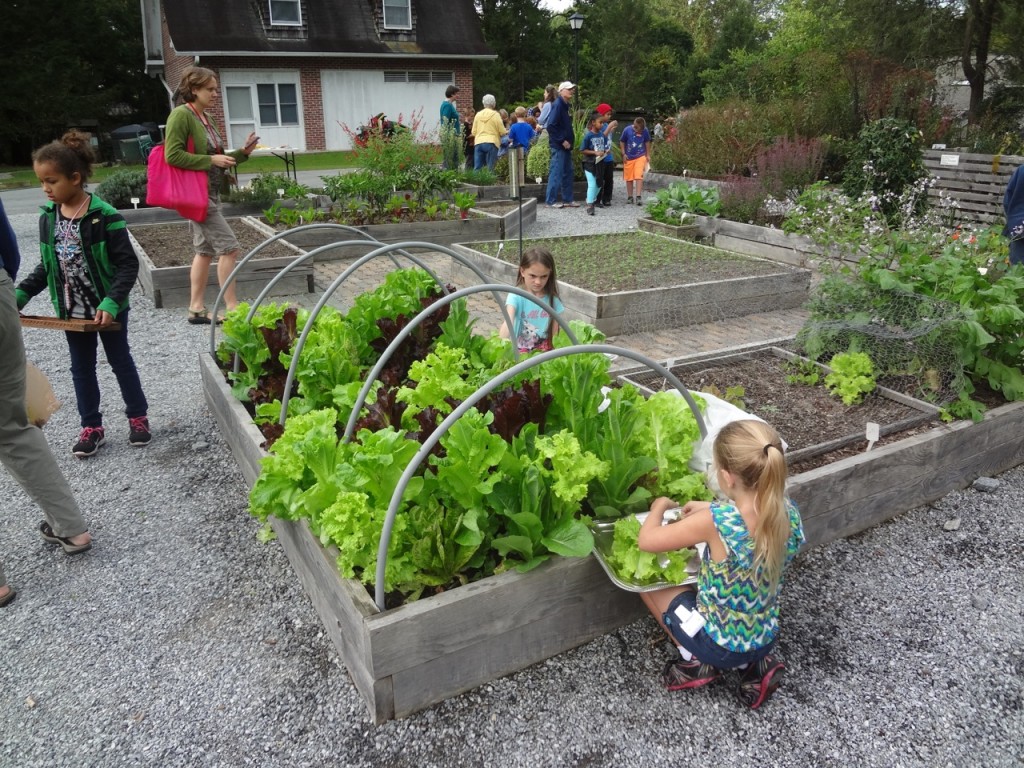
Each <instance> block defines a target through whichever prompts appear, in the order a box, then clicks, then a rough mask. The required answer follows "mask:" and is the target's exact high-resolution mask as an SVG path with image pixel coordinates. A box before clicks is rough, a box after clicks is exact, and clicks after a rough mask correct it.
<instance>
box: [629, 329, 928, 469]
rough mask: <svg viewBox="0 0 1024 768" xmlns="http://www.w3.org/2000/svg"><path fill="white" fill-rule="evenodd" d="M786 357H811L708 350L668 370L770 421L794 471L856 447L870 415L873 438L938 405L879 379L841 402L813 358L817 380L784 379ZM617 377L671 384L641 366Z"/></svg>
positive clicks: (915, 426)
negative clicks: (859, 396) (858, 397)
mask: <svg viewBox="0 0 1024 768" xmlns="http://www.w3.org/2000/svg"><path fill="white" fill-rule="evenodd" d="M791 360H800V361H806V362H807V363H809V362H810V361H807V360H806V358H800V357H798V356H796V355H793V354H792V353H790V352H787V351H785V350H783V349H779V348H775V347H771V348H765V349H761V350H756V351H752V352H744V353H737V354H733V355H727V356H722V357H710V358H707V359H704V360H702V361H701V362H698V363H689V364H686V365H675V366H673V367H671V368H670V370H671V371H672V373H673V374H675V375H676V376H678V377H679V379H680V380H681V381H682V382H683V383H684V384H686V386H687V387H689V388H690V389H692V390H698V391H701V392H708V393H710V394H713V395H715V396H717V397H720V398H724V399H726V400H728V401H729V402H731V403H734V404H735V405H738V406H739V407H740V408H742V409H743V410H745V411H746V412H747V413H751V414H754V415H755V416H760V417H761V418H762V419H764V420H765V421H767V422H768V423H770V424H771V425H772V426H773V427H775V429H776V430H777V431H778V432H779V435H780V436H781V437H782V439H783V440H785V441H786V443H787V445H788V449H787V452H786V459H787V462H788V463H789V464H790V467H791V471H793V472H799V471H806V470H808V469H813V468H814V467H816V466H822V465H824V464H828V463H830V462H832V461H837V460H839V459H840V458H843V457H845V456H849V455H853V454H854V453H859V452H863V451H864V450H866V448H867V439H866V436H865V432H866V425H867V424H868V423H869V422H871V423H875V424H878V425H879V427H880V430H879V431H880V435H881V437H880V439H879V440H878V441H877V442H876V443H875V445H876V446H877V445H886V444H888V443H891V442H894V441H896V440H901V439H903V438H904V437H908V436H909V435H911V434H916V433H917V432H919V431H921V430H922V429H931V427H933V426H934V425H935V424H936V423H937V420H938V408H936V407H935V406H932V405H930V404H928V403H925V402H923V401H920V400H915V399H914V398H912V397H908V396H907V395H904V394H902V393H899V392H894V391H892V390H889V389H886V388H884V387H879V388H877V389H876V390H875V391H874V392H871V393H870V394H868V395H867V396H866V397H865V398H864V400H863V401H862V402H861V403H859V404H857V405H846V404H844V403H843V401H842V400H841V399H839V398H838V397H836V396H834V395H831V394H829V392H828V390H827V389H826V388H825V385H824V377H825V375H826V373H827V372H828V369H827V368H826V367H825V366H820V370H821V379H822V380H821V381H819V382H818V383H817V384H815V385H813V386H808V385H806V384H799V383H792V382H790V381H789V380H788V379H787V377H788V376H789V375H791V373H792V371H791V369H790V368H789V364H790V361H791ZM620 378H622V379H624V380H626V381H629V382H631V383H633V384H636V385H637V386H639V387H640V388H641V389H643V390H645V391H649V392H658V391H662V390H664V389H671V385H666V381H665V379H663V378H662V377H660V376H658V375H657V374H654V373H653V372H651V371H647V370H644V371H637V372H628V371H627V372H623V373H622V374H620Z"/></svg>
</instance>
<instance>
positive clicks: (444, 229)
mask: <svg viewBox="0 0 1024 768" xmlns="http://www.w3.org/2000/svg"><path fill="white" fill-rule="evenodd" d="M519 220H520V211H519V205H518V203H517V204H515V205H514V206H512V205H510V201H507V200H499V201H482V202H480V203H479V204H478V205H476V206H474V207H473V208H471V209H470V211H469V216H468V217H467V218H465V219H454V220H451V221H408V222H398V223H392V224H367V225H360V226H357V227H355V229H357V230H359V231H360V232H362V233H364V234H365V235H368V236H369V237H371V238H373V239H375V240H379V241H380V242H381V243H400V242H405V241H410V242H411V241H419V242H429V243H435V244H437V245H451V244H453V243H463V242H468V241H472V240H481V239H486V240H498V241H500V240H504V239H506V238H511V237H518V235H519ZM536 220H537V201H536V200H533V199H530V200H523V206H522V222H523V224H524V225H526V224H531V223H533V222H534V221H536ZM250 221H253V222H257V221H258V222H259V226H260V227H262V228H263V229H264V231H266V232H268V233H278V232H284V231H286V230H287V227H285V226H284V225H283V224H280V223H279V224H277V225H274V226H271V225H270V224H269V223H267V222H266V221H264V220H262V219H251V220H250ZM359 237H361V236H360V235H356V234H354V233H351V232H345V231H343V230H330V229H322V230H309V231H305V232H297V233H295V235H288V236H286V237H285V238H284V239H285V240H287V241H288V242H289V243H291V244H292V245H295V246H297V247H299V248H302V249H303V250H306V251H311V250H313V249H314V248H319V247H321V246H324V245H329V244H331V243H337V242H341V241H345V240H353V239H357V238H359ZM316 258H317V260H318V261H329V260H336V259H345V258H353V252H352V251H351V250H345V249H337V250H333V251H327V252H325V253H324V254H323V255H322V257H321V255H319V254H318V255H317V257H316Z"/></svg>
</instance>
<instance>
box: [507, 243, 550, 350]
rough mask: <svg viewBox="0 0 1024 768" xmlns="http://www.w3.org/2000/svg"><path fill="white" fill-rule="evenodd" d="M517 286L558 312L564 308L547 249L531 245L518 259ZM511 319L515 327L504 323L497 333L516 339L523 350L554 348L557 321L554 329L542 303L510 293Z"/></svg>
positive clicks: (519, 347)
mask: <svg viewBox="0 0 1024 768" xmlns="http://www.w3.org/2000/svg"><path fill="white" fill-rule="evenodd" d="M516 286H517V287H520V288H525V289H526V290H528V291H529V292H530V293H532V294H533V295H534V296H536V297H537V298H538V299H540V300H542V301H545V302H547V303H548V304H549V305H550V306H551V307H552V308H553V309H554V310H555V311H556V312H559V313H561V312H562V311H563V309H564V307H563V306H562V301H561V299H559V298H558V276H557V275H556V274H555V257H554V256H552V255H551V251H549V250H548V249H547V248H530V249H529V250H528V251H524V252H523V255H522V256H521V257H520V258H519V276H518V277H517V278H516ZM505 306H506V307H508V313H509V315H510V318H511V320H512V329H511V331H510V330H509V327H508V325H507V324H506V323H502V324H501V329H500V331H499V332H498V334H499V335H500V336H501V338H503V339H508V338H511V339H513V340H514V341H515V344H516V347H517V348H518V349H519V351H520V352H523V353H525V352H543V351H546V350H549V349H552V348H553V347H552V343H551V342H552V339H553V338H554V336H555V334H556V333H558V323H557V321H556V322H555V323H554V328H552V323H551V315H550V314H549V313H548V311H547V310H546V309H544V308H543V307H542V306H540V304H538V303H536V302H534V301H531V300H530V299H528V298H526V297H525V296H519V295H518V294H514V293H510V294H509V295H508V299H507V300H506V301H505Z"/></svg>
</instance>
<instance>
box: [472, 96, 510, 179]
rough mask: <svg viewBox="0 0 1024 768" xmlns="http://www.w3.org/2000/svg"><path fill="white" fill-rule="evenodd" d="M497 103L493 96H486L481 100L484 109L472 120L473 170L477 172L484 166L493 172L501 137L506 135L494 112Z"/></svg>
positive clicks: (500, 120) (498, 117)
mask: <svg viewBox="0 0 1024 768" xmlns="http://www.w3.org/2000/svg"><path fill="white" fill-rule="evenodd" d="M496 104H497V102H496V101H495V100H494V96H492V95H491V94H489V93H488V94H487V95H486V96H484V98H483V105H484V108H483V109H481V110H480V111H479V112H477V113H476V117H474V118H473V130H472V135H473V147H474V149H473V170H475V171H479V170H480V169H481V168H483V167H484V165H486V166H487V170H489V171H493V170H494V164H495V163H496V162H497V161H498V147H500V146H501V137H502V136H504V135H505V134H506V133H508V129H507V128H506V127H505V123H504V121H503V120H502V119H501V115H500V114H498V112H497V111H495V109H494V107H495V105H496Z"/></svg>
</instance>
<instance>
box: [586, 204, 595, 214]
mask: <svg viewBox="0 0 1024 768" xmlns="http://www.w3.org/2000/svg"><path fill="white" fill-rule="evenodd" d="M587 214H588V215H590V216H593V215H594V206H592V205H588V206H587Z"/></svg>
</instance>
